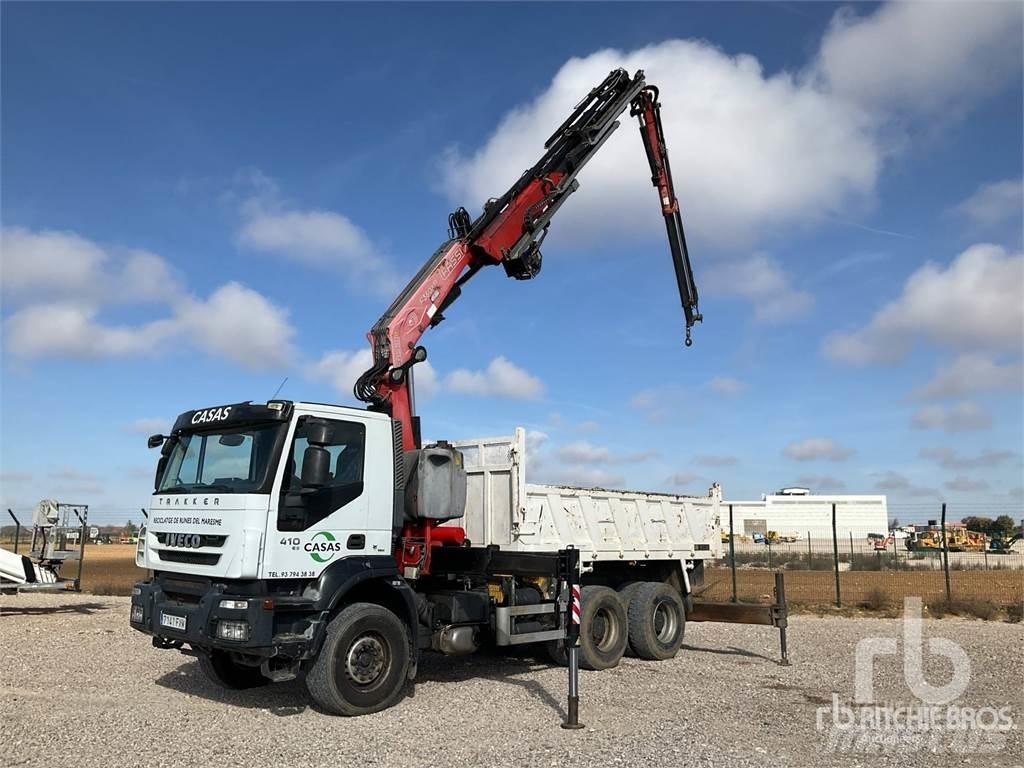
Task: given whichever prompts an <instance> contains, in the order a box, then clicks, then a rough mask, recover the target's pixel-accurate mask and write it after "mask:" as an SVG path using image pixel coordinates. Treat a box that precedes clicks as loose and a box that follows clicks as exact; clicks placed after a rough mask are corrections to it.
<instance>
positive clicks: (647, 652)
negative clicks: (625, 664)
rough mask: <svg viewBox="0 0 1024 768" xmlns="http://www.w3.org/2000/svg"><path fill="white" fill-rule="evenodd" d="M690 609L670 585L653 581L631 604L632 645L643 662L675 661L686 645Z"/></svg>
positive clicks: (630, 630) (634, 597) (643, 586)
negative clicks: (688, 610)
mask: <svg viewBox="0 0 1024 768" xmlns="http://www.w3.org/2000/svg"><path fill="white" fill-rule="evenodd" d="M685 629H686V609H685V608H684V606H683V599H682V597H680V596H679V593H678V592H677V591H676V590H674V589H673V588H672V587H670V586H669V585H668V584H663V583H660V582H654V581H649V582H645V583H644V584H643V585H641V586H640V587H639V588H638V589H637V590H636V592H635V593H634V594H633V598H632V600H630V603H629V645H630V647H631V648H632V649H633V652H634V653H636V655H637V656H639V657H640V658H641V659H653V660H657V661H662V660H664V659H671V658H672V657H673V656H675V655H676V653H677V652H678V651H679V648H680V646H682V644H683V633H684V631H685Z"/></svg>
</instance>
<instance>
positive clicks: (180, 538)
mask: <svg viewBox="0 0 1024 768" xmlns="http://www.w3.org/2000/svg"><path fill="white" fill-rule="evenodd" d="M166 545H167V546H168V547H192V549H198V548H199V547H201V546H203V537H202V536H200V535H199V534H198V533H168V534H167V540H166Z"/></svg>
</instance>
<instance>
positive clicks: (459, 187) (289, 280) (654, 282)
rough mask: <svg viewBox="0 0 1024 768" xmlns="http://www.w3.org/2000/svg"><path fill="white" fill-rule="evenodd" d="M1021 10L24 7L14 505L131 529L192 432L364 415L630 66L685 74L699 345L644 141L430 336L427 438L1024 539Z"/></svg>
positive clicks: (9, 61)
mask: <svg viewBox="0 0 1024 768" xmlns="http://www.w3.org/2000/svg"><path fill="white" fill-rule="evenodd" d="M1022 8H1024V6H1021V4H1020V3H1011V2H1007V3H991V4H988V3H955V2H954V3H913V4H906V5H901V4H881V5H877V4H867V3H857V4H853V5H833V4H828V3H756V4H746V3H724V4H702V3H685V4H669V3H657V4H651V5H644V4H639V3H632V4H615V3H602V4H595V5H584V4H580V3H571V4H565V5H550V4H544V5H541V4H526V5H517V4H511V3H509V4H468V3H467V4H463V3H459V4H450V5H449V4H427V3H420V4H413V5H405V4H398V3H395V4H378V5H365V4H363V5H343V4H326V3H323V4H302V5H300V4H270V3H263V4H241V3H232V4H179V3H175V4H158V3H138V4H125V3H116V4H86V3H76V4H73V5H63V4H59V3H31V4H29V3H17V4H12V3H4V4H3V5H2V6H0V16H2V19H0V21H2V40H0V42H2V53H0V57H2V60H0V64H2V80H0V88H2V90H0V107H2V112H0V130H2V139H0V160H2V174H0V195H2V225H3V233H2V243H0V249H2V250H0V256H2V264H0V288H2V314H0V322H2V326H0V329H2V330H0V332H2V337H0V340H2V358H0V366H2V382H0V384H2V390H0V505H2V506H3V507H5V508H6V507H14V508H17V509H19V510H22V511H27V510H28V509H30V508H31V506H32V505H33V504H34V503H35V502H36V501H38V500H39V499H41V498H57V499H60V500H63V501H73V502H77V503H88V504H89V505H90V507H91V509H92V510H93V511H94V514H99V515H104V516H107V517H109V518H111V519H113V518H115V517H118V516H128V515H131V514H134V513H135V512H136V510H138V508H139V507H140V506H144V505H146V503H147V500H148V495H149V494H150V493H151V492H152V475H153V468H154V466H155V460H156V456H155V455H154V454H153V453H152V452H150V451H148V450H147V448H146V444H145V439H146V436H147V435H148V434H151V433H154V432H160V431H162V430H166V429H167V428H168V426H169V425H170V424H171V423H172V421H173V419H174V417H175V415H176V414H178V413H180V412H183V411H186V410H190V409H193V408H198V407H204V406H213V405H221V404H227V403H233V402H239V401H243V400H253V401H257V402H259V401H265V400H267V399H269V398H271V397H272V396H274V395H275V393H277V392H278V390H279V389H280V395H279V396H280V397H283V398H287V399H292V400H309V401H321V402H337V403H340V404H352V403H353V402H354V401H353V399H352V395H351V385H352V382H353V380H354V378H355V377H356V376H357V375H358V374H359V373H360V372H361V371H362V370H363V369H364V368H365V367H366V365H367V362H368V360H369V352H368V345H367V342H366V340H365V334H366V331H367V330H368V329H369V328H370V326H371V325H372V324H373V323H374V321H375V320H376V319H377V317H378V316H379V315H380V314H381V313H382V312H383V311H384V309H385V308H386V307H387V305H388V304H389V303H390V301H391V298H392V297H393V296H394V295H395V293H396V292H397V290H398V289H399V288H400V287H401V285H403V284H404V282H405V281H406V280H408V279H409V278H410V277H411V276H412V275H413V274H414V273H415V272H416V270H417V269H418V268H419V266H420V265H421V264H422V263H423V262H424V261H425V260H426V259H427V258H429V256H430V255H431V254H432V253H433V251H434V250H435V249H436V248H437V247H438V246H439V245H440V244H441V243H442V242H443V241H444V240H445V238H446V236H447V235H446V231H447V214H448V213H449V212H450V211H451V210H453V209H454V208H456V207H458V206H460V205H464V206H466V207H467V208H468V209H469V210H470V212H471V213H473V214H474V215H475V214H476V213H477V212H479V210H480V208H481V206H482V204H483V203H484V201H485V200H486V199H487V198H489V197H497V196H499V195H500V194H502V193H503V192H504V191H505V189H507V188H508V186H510V185H511V184H512V183H513V182H514V181H515V179H516V178H517V177H518V175H519V174H520V173H521V172H522V170H523V169H525V168H527V167H529V166H531V165H532V164H533V163H534V162H535V160H536V159H537V158H538V157H539V156H540V154H541V153H542V151H543V142H544V140H545V139H546V138H547V137H548V135H549V134H550V133H551V132H552V131H553V130H554V128H555V127H557V125H558V124H559V123H560V122H561V121H562V120H563V119H564V117H565V116H566V115H567V114H568V112H569V111H570V110H571V108H572V107H573V106H574V104H575V103H576V102H577V101H578V100H579V99H580V98H582V96H583V95H584V94H585V93H586V92H587V91H588V90H589V89H590V88H591V87H593V86H594V85H596V84H597V83H598V82H599V81H600V80H601V79H602V78H603V77H604V76H605V75H606V74H607V73H608V71H609V70H611V69H612V68H615V67H620V66H621V67H626V68H628V69H630V71H633V70H636V69H643V70H645V72H646V74H647V79H648V81H649V82H651V83H654V84H656V85H658V87H659V88H660V92H661V101H662V113H663V119H664V122H665V133H666V141H667V144H668V149H669V153H670V156H671V159H672V167H673V172H674V174H675V180H676V185H677V189H678V194H679V198H680V202H681V207H682V211H683V220H684V223H685V226H686V229H687V236H688V241H689V245H690V253H691V258H692V261H693V267H694V272H695V276H696V281H697V286H698V290H699V292H700V297H701V310H702V312H703V314H704V318H705V319H704V322H703V324H702V325H699V326H697V327H696V328H695V331H694V345H693V346H692V347H690V348H684V347H683V344H682V341H683V322H682V313H681V311H680V307H679V301H678V296H677V295H676V293H675V288H674V283H673V280H672V266H671V260H670V257H669V252H668V246H667V243H666V241H665V236H664V228H663V224H662V223H661V221H660V220H659V207H658V202H657V196H656V194H655V192H654V190H653V189H652V188H651V186H650V179H649V170H648V169H647V164H646V160H645V158H644V155H643V149H642V145H641V143H640V141H639V138H638V136H637V132H636V126H635V124H633V123H632V119H631V118H630V117H629V116H628V114H627V115H623V117H622V118H621V120H622V126H621V129H620V130H619V131H617V132H616V133H615V134H614V135H613V137H612V139H610V140H609V142H608V144H607V145H605V147H603V148H602V150H601V152H600V153H599V154H598V155H597V157H596V158H595V159H594V160H593V161H592V162H591V163H590V164H589V165H588V166H587V167H586V168H585V169H584V171H583V172H582V173H581V175H580V177H579V182H580V189H579V191H578V192H577V193H576V194H574V195H573V196H572V197H571V198H570V199H569V200H568V202H566V204H565V205H564V207H563V208H562V209H561V210H560V211H559V213H558V214H557V215H556V217H555V219H554V221H553V224H552V227H551V234H550V236H549V237H548V238H547V240H546V241H545V243H544V248H543V251H544V254H545V256H544V266H543V270H542V272H541V274H540V275H539V276H538V277H537V278H536V279H535V280H533V281H530V282H518V281H510V280H508V279H507V278H506V277H505V276H504V273H503V271H502V270H500V269H493V270H484V271H483V272H481V274H480V275H478V276H477V277H476V278H475V279H474V280H473V282H472V283H470V284H469V285H468V286H467V288H466V290H465V292H464V294H463V296H462V298H460V300H459V301H458V302H457V303H456V304H455V305H454V306H453V307H452V308H451V309H450V310H449V311H448V312H447V313H446V315H447V319H446V320H445V322H444V323H442V324H441V325H439V326H438V327H437V328H435V329H433V330H431V331H429V332H428V333H427V334H426V335H425V336H424V338H423V341H422V343H423V344H424V345H425V346H426V347H427V349H428V352H429V355H430V357H429V360H428V362H427V363H424V364H422V365H421V366H419V367H418V369H417V385H418V394H417V400H418V409H419V415H420V416H421V418H422V423H423V433H424V436H425V437H427V438H429V439H446V438H447V439H460V438H466V437H473V436H484V435H504V434H511V432H512V430H513V429H514V428H515V427H516V426H523V427H525V428H526V429H527V430H528V444H529V458H528V470H527V472H528V478H529V479H530V480H533V481H536V482H566V483H573V484H582V485H586V486H594V485H599V486H605V487H617V488H634V489H643V490H664V491H673V492H678V493H688V494H697V495H701V494H703V493H705V492H706V490H707V488H708V486H710V484H711V483H713V482H719V483H721V485H722V488H723V492H724V495H725V497H726V499H737V500H738V499H751V498H759V497H760V495H761V494H763V493H766V492H772V491H774V490H775V489H778V488H780V487H783V486H788V485H803V486H809V487H810V488H812V489H813V490H814V491H817V492H844V493H885V494H887V496H888V497H889V503H890V508H892V509H899V510H903V511H904V512H905V514H904V515H903V516H904V517H913V516H915V515H917V516H919V517H921V518H922V520H923V518H924V517H926V516H933V511H934V510H936V509H937V507H938V504H939V503H940V501H947V502H948V503H949V504H950V505H951V506H952V509H953V510H954V516H955V514H956V513H957V511H960V513H961V514H979V513H990V514H999V513H1003V512H1009V513H1010V514H1012V515H1013V516H1014V517H1022V516H1024V511H1022V510H1024V488H1022V486H1024V480H1022V475H1024V469H1022V467H1024V465H1022V453H1024V409H1022V389H1024V373H1022V363H1021V359H1022V347H1024V338H1022V331H1024V253H1022V251H1024V243H1022V229H1024V224H1022V214H1021V211H1022V162H1024V158H1022V148H1021V136H1022V133H1024V121H1022V113H1024V106H1022V76H1021V72H1022V42H1021V40H1022V31H1024V21H1022V14H1024V10H1022ZM282 382H284V383H283V386H282ZM908 521H909V520H904V522H908Z"/></svg>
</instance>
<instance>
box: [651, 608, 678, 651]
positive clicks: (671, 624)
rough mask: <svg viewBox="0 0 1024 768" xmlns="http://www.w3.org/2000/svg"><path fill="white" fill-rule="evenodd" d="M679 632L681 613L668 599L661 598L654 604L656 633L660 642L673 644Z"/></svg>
mask: <svg viewBox="0 0 1024 768" xmlns="http://www.w3.org/2000/svg"><path fill="white" fill-rule="evenodd" d="M678 632H679V614H678V612H677V611H676V607H675V606H674V605H673V604H672V603H671V602H670V601H668V600H661V601H659V602H658V604H657V605H655V606H654V634H655V635H657V637H658V642H660V643H664V644H665V645H671V644H672V643H673V642H674V641H675V639H676V634H677V633H678Z"/></svg>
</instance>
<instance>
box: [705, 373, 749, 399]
mask: <svg viewBox="0 0 1024 768" xmlns="http://www.w3.org/2000/svg"><path fill="white" fill-rule="evenodd" d="M707 387H708V389H710V390H711V391H712V392H714V393H715V394H718V395H742V394H743V393H744V392H746V391H747V385H746V384H745V383H744V382H742V381H740V380H739V379H734V378H733V377H732V376H715V378H713V379H711V381H709V382H708V384H707Z"/></svg>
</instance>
